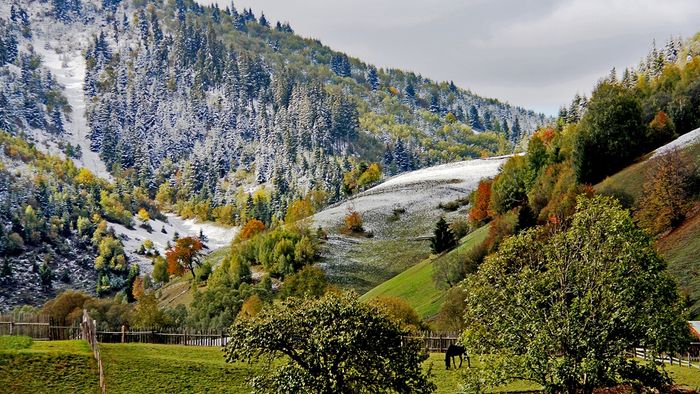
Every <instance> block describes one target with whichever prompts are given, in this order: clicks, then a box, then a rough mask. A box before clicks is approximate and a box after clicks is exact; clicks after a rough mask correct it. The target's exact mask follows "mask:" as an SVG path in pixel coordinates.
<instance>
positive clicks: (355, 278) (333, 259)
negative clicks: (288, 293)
mask: <svg viewBox="0 0 700 394" xmlns="http://www.w3.org/2000/svg"><path fill="white" fill-rule="evenodd" d="M504 161H505V158H503V157H500V158H493V159H479V160H470V161H462V162H456V163H451V164H445V165H440V166H435V167H430V168H426V169H422V170H418V171H413V172H409V173H406V174H402V175H399V176H396V177H393V178H390V179H388V180H387V181H386V182H384V183H382V184H380V185H378V186H375V187H373V188H371V189H369V190H367V191H365V192H363V193H360V194H358V195H357V196H354V197H353V198H351V199H349V200H347V201H344V202H342V203H340V204H337V205H334V206H332V207H330V208H328V209H325V210H323V211H321V212H319V213H317V214H316V215H314V216H313V222H314V226H318V227H322V228H323V229H324V230H325V231H327V232H328V234H329V236H328V242H327V243H326V245H325V246H324V247H323V250H322V262H321V264H322V265H323V266H324V267H325V268H327V272H328V274H329V277H330V279H331V281H333V282H335V283H337V284H340V285H341V286H342V287H350V288H354V289H356V290H357V291H358V292H360V293H364V292H365V291H368V290H370V289H372V288H373V287H375V286H376V285H378V284H379V283H382V282H383V281H385V280H387V279H389V278H391V277H393V276H395V275H397V274H399V273H401V272H403V271H404V270H405V269H407V268H409V267H411V266H413V265H415V264H417V263H419V262H420V261H422V260H424V259H425V258H426V257H428V255H429V254H430V248H429V242H428V238H429V237H430V236H431V235H432V231H433V227H434V226H435V223H436V222H437V220H438V219H439V217H440V216H443V215H444V216H446V217H447V218H451V217H456V216H458V215H466V212H465V211H464V209H462V210H457V211H453V212H448V211H446V210H444V209H441V208H439V205H440V204H441V203H442V204H445V203H449V202H453V201H455V200H457V199H463V198H465V197H466V196H468V194H469V192H471V191H472V190H474V188H475V187H476V186H477V184H478V182H479V180H480V179H482V178H486V177H491V176H494V175H496V173H497V172H498V169H499V167H500V165H501V164H502V163H503V162H504ZM351 210H354V211H357V212H358V213H360V214H361V215H362V217H363V219H364V227H365V230H366V231H367V232H371V234H372V237H371V238H368V237H367V236H364V235H352V234H351V235H348V234H343V233H342V232H341V227H342V225H343V218H344V216H345V215H346V214H347V213H348V212H349V211H351Z"/></svg>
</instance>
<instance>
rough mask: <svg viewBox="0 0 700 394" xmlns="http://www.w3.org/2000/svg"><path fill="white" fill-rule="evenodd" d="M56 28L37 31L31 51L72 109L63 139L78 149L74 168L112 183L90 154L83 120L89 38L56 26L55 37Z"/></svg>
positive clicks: (68, 27)
mask: <svg viewBox="0 0 700 394" xmlns="http://www.w3.org/2000/svg"><path fill="white" fill-rule="evenodd" d="M55 25H56V24H54V26H53V29H52V31H51V33H48V32H42V31H41V30H37V31H38V32H40V33H38V34H37V36H38V37H36V38H35V39H34V42H35V46H34V50H35V51H36V52H37V53H38V54H39V55H41V57H42V59H43V64H44V66H45V67H46V68H48V69H49V70H50V71H51V72H52V73H53V75H54V76H55V77H56V80H57V81H58V83H60V84H61V85H62V86H63V87H64V90H63V93H64V95H65V96H66V98H67V99H68V103H69V104H70V106H71V108H72V109H73V111H72V113H71V118H70V121H69V122H67V124H66V125H65V128H66V136H65V139H66V140H67V141H68V142H70V143H71V144H72V145H77V146H80V150H81V156H80V158H74V159H73V160H74V161H75V163H76V165H78V166H81V167H86V168H87V169H89V170H90V171H92V172H93V173H94V174H96V175H97V176H99V177H101V178H105V179H111V176H110V174H109V172H108V171H107V167H106V166H105V164H104V162H103V161H102V159H100V156H99V155H98V154H97V153H96V152H93V151H91V150H90V139H89V136H88V133H89V131H90V129H89V127H88V125H87V121H86V119H85V94H84V93H83V81H84V79H85V58H84V57H83V55H82V51H83V50H84V49H85V48H83V46H84V44H85V43H87V42H89V41H88V40H89V36H88V35H87V33H86V32H85V30H83V31H82V32H80V31H77V29H76V28H75V27H77V25H68V26H66V25H63V24H57V25H59V26H60V29H59V30H60V31H59V33H58V34H57V32H56V31H55ZM40 26H46V25H40Z"/></svg>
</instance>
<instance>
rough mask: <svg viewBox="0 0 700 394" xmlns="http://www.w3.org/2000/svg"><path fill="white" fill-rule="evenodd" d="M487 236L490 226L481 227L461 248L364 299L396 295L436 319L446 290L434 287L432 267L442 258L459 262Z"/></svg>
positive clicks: (389, 282) (432, 259)
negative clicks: (461, 256) (461, 257)
mask: <svg viewBox="0 0 700 394" xmlns="http://www.w3.org/2000/svg"><path fill="white" fill-rule="evenodd" d="M487 235H488V226H484V227H481V228H479V229H477V230H475V231H473V232H472V233H470V234H469V235H467V236H466V237H464V238H462V240H460V245H459V246H458V247H457V248H456V249H453V250H451V251H450V252H447V253H445V254H442V255H440V256H431V257H428V258H427V259H425V260H423V261H421V262H420V263H418V264H416V265H414V266H413V267H411V268H409V269H407V270H406V271H404V272H402V273H400V274H398V275H396V276H395V277H393V278H391V279H389V280H387V281H386V282H384V283H382V284H380V285H379V286H377V287H375V288H373V289H372V290H370V291H368V292H367V293H365V294H363V295H362V297H361V299H362V300H370V299H372V298H376V297H381V296H394V297H400V298H403V299H404V300H406V301H407V302H408V303H409V304H410V305H411V306H412V307H413V308H414V309H415V310H416V312H418V314H419V315H420V316H421V317H423V318H430V317H432V316H435V315H436V314H437V313H438V311H439V309H440V306H441V305H442V302H443V300H444V298H445V289H440V288H438V287H436V286H435V281H434V280H433V266H434V265H435V264H436V263H437V262H438V261H439V260H443V259H458V258H460V255H461V254H463V253H464V252H467V251H469V250H470V249H471V248H473V247H474V246H476V245H478V244H480V243H481V242H483V241H484V240H485V239H486V236H487Z"/></svg>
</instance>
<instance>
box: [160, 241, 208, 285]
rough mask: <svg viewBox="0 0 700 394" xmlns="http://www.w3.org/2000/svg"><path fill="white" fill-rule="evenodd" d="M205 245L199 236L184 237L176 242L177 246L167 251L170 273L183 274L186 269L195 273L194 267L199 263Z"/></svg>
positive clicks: (166, 257)
mask: <svg viewBox="0 0 700 394" xmlns="http://www.w3.org/2000/svg"><path fill="white" fill-rule="evenodd" d="M203 248H204V245H203V244H202V241H200V240H199V238H195V237H184V238H180V239H178V240H177V241H176V242H175V246H173V247H172V248H171V249H169V250H168V251H167V252H166V253H165V259H166V261H167V262H168V273H169V274H172V275H178V276H182V275H183V274H184V273H185V270H189V271H190V272H192V275H194V267H195V266H196V265H199V263H200V259H201V257H202V249H203Z"/></svg>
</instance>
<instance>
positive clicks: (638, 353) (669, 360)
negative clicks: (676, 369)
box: [629, 348, 700, 369]
mask: <svg viewBox="0 0 700 394" xmlns="http://www.w3.org/2000/svg"><path fill="white" fill-rule="evenodd" d="M629 356H631V357H635V358H641V359H644V360H651V359H652V358H653V359H654V361H656V362H659V363H665V364H671V365H678V366H681V367H688V368H698V369H700V365H698V364H697V362H698V361H700V357H698V356H693V355H691V353H690V352H688V353H686V355H685V356H683V355H680V354H676V355H673V354H654V353H652V352H650V351H648V350H647V349H645V348H634V349H633V350H632V351H630V353H629ZM693 362H695V364H693Z"/></svg>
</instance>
